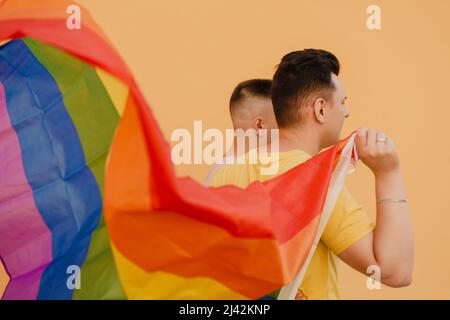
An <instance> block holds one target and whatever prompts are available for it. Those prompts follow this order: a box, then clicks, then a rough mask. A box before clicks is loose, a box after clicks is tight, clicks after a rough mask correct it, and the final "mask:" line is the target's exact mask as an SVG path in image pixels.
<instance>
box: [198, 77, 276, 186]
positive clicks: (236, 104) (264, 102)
mask: <svg viewBox="0 0 450 320" xmlns="http://www.w3.org/2000/svg"><path fill="white" fill-rule="evenodd" d="M271 85H272V80H269V79H251V80H247V81H243V82H241V83H239V84H238V85H237V86H236V88H234V90H233V93H232V94H231V97H230V103H229V110H230V116H231V121H232V122H233V128H234V130H235V131H237V130H241V131H242V132H245V131H247V130H255V133H256V134H258V133H259V131H260V130H263V129H265V130H268V131H269V132H268V136H267V138H268V139H270V130H271V129H276V128H277V122H276V120H275V116H274V114H273V107H272V100H271ZM249 134H250V133H249ZM237 140H238V137H237V136H235V138H234V143H233V146H232V149H230V150H229V152H228V153H227V155H226V156H225V157H224V159H223V161H222V162H223V163H216V164H215V165H213V167H212V168H211V170H210V171H209V173H208V176H207V177H206V180H205V184H206V185H210V184H211V182H212V180H213V178H214V176H215V175H216V174H217V172H219V171H220V169H222V167H223V166H224V165H225V163H230V162H234V159H235V158H237V157H239V156H240V155H241V154H239V150H238V148H237ZM247 142H248V140H247ZM244 147H245V148H244V149H243V151H244V153H245V152H247V151H248V147H249V143H246V145H245V146H244Z"/></svg>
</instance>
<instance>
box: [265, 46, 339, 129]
mask: <svg viewBox="0 0 450 320" xmlns="http://www.w3.org/2000/svg"><path fill="white" fill-rule="evenodd" d="M339 69H340V66H339V61H338V59H337V58H336V57H335V56H334V55H333V54H332V53H330V52H328V51H325V50H318V49H305V50H301V51H294V52H291V53H289V54H287V55H285V56H284V57H283V58H282V60H281V62H280V64H279V65H278V67H277V70H276V72H275V75H274V77H273V81H272V94H271V95H272V104H273V109H274V113H275V117H276V120H277V123H278V127H279V128H287V127H292V126H296V125H299V124H301V123H302V121H303V120H304V119H302V116H301V114H302V110H301V108H302V107H303V106H304V105H305V104H306V103H307V102H308V101H309V99H311V98H314V97H317V95H322V96H325V97H326V96H328V95H329V94H330V92H331V90H332V89H333V87H334V85H333V82H332V74H333V73H334V74H335V75H336V76H337V75H339Z"/></svg>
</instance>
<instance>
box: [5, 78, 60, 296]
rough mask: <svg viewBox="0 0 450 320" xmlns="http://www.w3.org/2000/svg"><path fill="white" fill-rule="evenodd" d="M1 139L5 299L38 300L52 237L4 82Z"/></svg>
mask: <svg viewBox="0 0 450 320" xmlns="http://www.w3.org/2000/svg"><path fill="white" fill-rule="evenodd" d="M0 141H1V143H0V168H1V169H0V235H1V236H0V257H1V259H2V260H3V262H4V265H5V268H6V271H7V272H8V274H9V275H10V277H11V279H10V282H9V284H8V287H7V288H6V291H5V293H4V295H3V299H36V298H37V294H38V290H39V282H40V279H41V276H42V273H43V271H44V269H45V267H46V266H47V265H48V264H49V263H50V262H51V260H52V237H51V232H50V230H49V228H48V227H47V225H46V224H45V222H44V220H43V219H42V216H41V215H40V213H39V211H38V209H37V208H36V204H35V202H34V197H33V192H32V190H31V187H30V185H29V184H28V180H27V178H26V176H25V171H24V168H23V161H22V153H21V148H20V144H19V140H18V137H17V134H16V132H15V130H14V129H13V128H12V125H11V120H10V118H9V114H8V110H7V107H6V97H5V90H4V87H3V85H2V83H0ZM36 165H39V163H36Z"/></svg>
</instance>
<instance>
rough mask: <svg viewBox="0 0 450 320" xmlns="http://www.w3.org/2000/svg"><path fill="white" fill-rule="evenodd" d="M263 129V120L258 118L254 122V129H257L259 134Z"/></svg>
mask: <svg viewBox="0 0 450 320" xmlns="http://www.w3.org/2000/svg"><path fill="white" fill-rule="evenodd" d="M263 128H264V124H263V119H262V118H261V117H256V118H255V119H254V120H253V129H255V130H256V132H257V133H259V130H260V129H263Z"/></svg>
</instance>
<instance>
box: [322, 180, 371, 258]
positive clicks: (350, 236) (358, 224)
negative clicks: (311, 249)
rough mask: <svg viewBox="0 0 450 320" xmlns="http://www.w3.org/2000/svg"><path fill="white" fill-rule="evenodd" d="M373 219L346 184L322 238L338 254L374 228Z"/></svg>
mask: <svg viewBox="0 0 450 320" xmlns="http://www.w3.org/2000/svg"><path fill="white" fill-rule="evenodd" d="M374 228H375V226H374V223H373V221H372V220H371V219H370V217H369V216H368V215H367V212H366V211H365V210H364V208H363V207H362V206H361V205H360V204H359V203H358V202H357V201H356V200H355V199H354V198H353V196H352V195H351V193H350V191H349V190H348V189H347V188H346V187H345V186H344V188H343V189H342V191H341V193H340V195H339V197H338V200H337V201H336V206H335V208H334V210H333V212H332V213H331V216H330V218H329V220H328V223H327V226H326V227H325V230H324V232H323V234H322V238H321V240H322V241H323V242H324V243H325V245H326V246H327V247H328V248H330V249H331V250H332V251H333V252H334V254H336V255H338V254H340V253H341V252H343V251H344V250H345V249H347V248H349V247H350V246H351V245H353V244H354V243H356V242H357V241H358V240H360V239H361V238H363V237H364V236H365V235H367V234H368V233H370V232H372V231H373V230H374Z"/></svg>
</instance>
